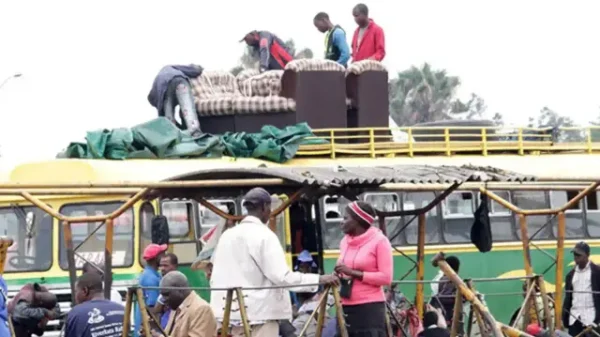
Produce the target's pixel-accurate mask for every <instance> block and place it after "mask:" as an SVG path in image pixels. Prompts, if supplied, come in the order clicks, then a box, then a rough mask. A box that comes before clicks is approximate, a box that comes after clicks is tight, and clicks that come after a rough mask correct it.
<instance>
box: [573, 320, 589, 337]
mask: <svg viewBox="0 0 600 337" xmlns="http://www.w3.org/2000/svg"><path fill="white" fill-rule="evenodd" d="M583 330H585V326H583V324H581V322H580V321H575V323H573V324H571V325H570V326H569V335H571V336H573V337H575V336H577V335H579V334H580V333H581V332H582V331H583ZM591 335H592V334H591V333H586V334H584V335H583V336H584V337H586V336H590V337H591Z"/></svg>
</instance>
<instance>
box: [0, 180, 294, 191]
mask: <svg viewBox="0 0 600 337" xmlns="http://www.w3.org/2000/svg"><path fill="white" fill-rule="evenodd" d="M284 183H285V180H284V179H279V178H265V179H259V178H256V179H207V180H189V181H160V182H131V181H121V182H111V183H100V182H99V183H91V182H80V183H60V184H56V183H54V184H42V183H31V184H24V183H23V184H21V183H16V184H15V183H2V184H0V189H6V188H12V189H20V190H23V189H28V188H42V189H62V188H131V187H136V188H158V189H163V188H164V189H170V188H189V187H209V188H213V187H233V186H257V185H258V186H261V185H262V186H265V185H282V184H284Z"/></svg>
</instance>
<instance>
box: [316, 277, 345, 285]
mask: <svg viewBox="0 0 600 337" xmlns="http://www.w3.org/2000/svg"><path fill="white" fill-rule="evenodd" d="M319 283H321V284H326V285H333V286H338V285H339V284H340V279H339V278H338V277H337V276H335V275H321V276H319Z"/></svg>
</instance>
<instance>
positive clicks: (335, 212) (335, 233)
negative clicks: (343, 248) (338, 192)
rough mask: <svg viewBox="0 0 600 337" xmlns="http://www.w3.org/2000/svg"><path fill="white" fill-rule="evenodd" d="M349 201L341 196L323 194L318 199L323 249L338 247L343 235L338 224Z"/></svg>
mask: <svg viewBox="0 0 600 337" xmlns="http://www.w3.org/2000/svg"><path fill="white" fill-rule="evenodd" d="M349 203H350V201H349V200H348V199H346V198H344V197H342V196H339V197H338V196H330V195H327V196H324V197H322V198H321V199H320V200H319V206H320V213H321V218H322V219H320V221H321V231H322V235H323V249H338V248H339V247H340V241H342V238H343V237H344V233H342V227H341V226H340V224H341V222H342V220H343V217H344V212H345V209H346V207H347V206H348V204H349Z"/></svg>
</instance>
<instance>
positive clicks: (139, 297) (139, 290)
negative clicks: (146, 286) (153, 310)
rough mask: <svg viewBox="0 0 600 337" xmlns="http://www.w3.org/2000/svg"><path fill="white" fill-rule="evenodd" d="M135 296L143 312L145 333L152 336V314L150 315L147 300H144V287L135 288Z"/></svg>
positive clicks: (147, 336) (148, 336)
mask: <svg viewBox="0 0 600 337" xmlns="http://www.w3.org/2000/svg"><path fill="white" fill-rule="evenodd" d="M135 297H136V299H137V302H138V306H139V307H140V313H141V314H142V329H144V335H146V337H152V331H151V330H150V316H148V311H147V310H148V309H147V307H146V302H145V301H144V291H143V290H142V288H136V289H135Z"/></svg>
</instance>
